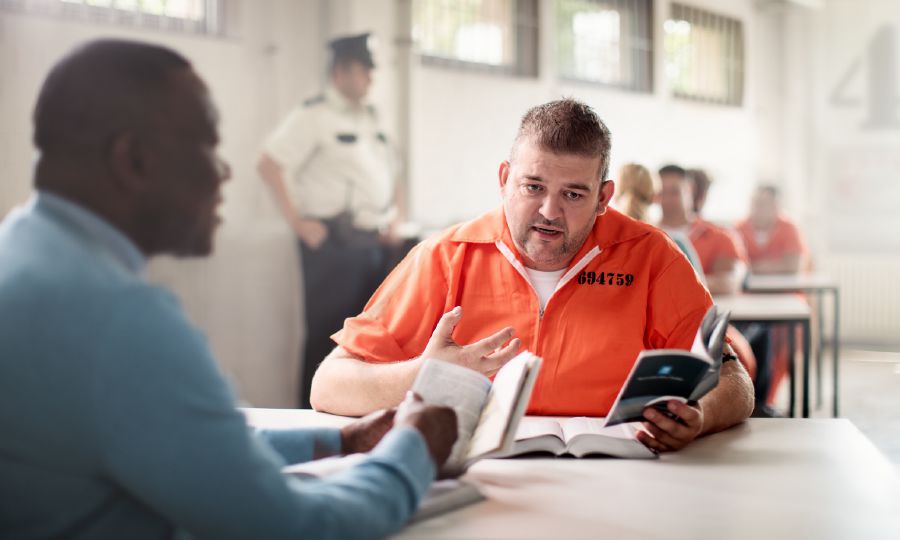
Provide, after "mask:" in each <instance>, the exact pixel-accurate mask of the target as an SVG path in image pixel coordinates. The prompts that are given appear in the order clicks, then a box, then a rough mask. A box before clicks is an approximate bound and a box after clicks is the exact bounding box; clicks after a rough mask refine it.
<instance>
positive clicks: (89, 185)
mask: <svg viewBox="0 0 900 540" xmlns="http://www.w3.org/2000/svg"><path fill="white" fill-rule="evenodd" d="M34 124H35V135H34V142H35V145H36V146H37V148H38V150H39V151H40V159H39V161H38V163H37V166H36V171H35V188H36V194H35V195H34V196H33V197H32V199H31V200H30V201H29V202H28V203H27V204H26V205H25V206H23V207H21V208H18V209H16V210H14V211H13V212H12V213H11V214H10V215H9V216H7V218H6V219H5V220H4V221H3V223H2V225H0V351H2V353H0V537H2V538H4V539H16V538H116V539H120V538H128V539H142V538H147V539H162V538H173V537H196V538H216V539H229V538H235V539H237V538H317V539H326V538H378V537H383V536H386V535H388V534H390V533H391V532H393V531H395V530H397V529H398V528H400V527H401V526H402V525H403V524H404V523H405V522H406V520H407V519H408V518H409V517H410V515H411V514H412V512H413V511H414V510H415V509H416V507H417V505H418V503H419V500H420V499H421V497H422V495H423V494H424V493H425V491H426V490H427V488H428V486H429V484H430V482H431V481H432V480H433V478H434V476H435V471H436V470H437V469H438V468H439V467H440V466H441V464H442V463H443V462H444V460H446V458H447V455H448V453H449V451H450V447H451V446H452V444H453V442H454V440H455V437H456V418H455V416H454V414H453V412H452V411H451V410H449V409H446V408H439V407H426V406H424V405H423V404H421V403H420V402H419V403H409V404H408V406H407V407H404V408H402V411H401V412H398V413H397V414H396V417H394V415H393V414H392V413H391V412H386V413H383V414H380V415H377V416H375V417H372V418H367V419H363V420H361V421H357V422H355V423H353V424H351V425H350V426H348V427H347V428H344V429H342V430H337V429H315V430H283V431H266V432H251V430H249V429H248V428H247V426H246V424H245V422H244V418H243V416H242V415H241V414H240V413H239V412H238V411H237V410H236V409H235V408H234V404H235V400H234V396H233V395H232V393H231V390H230V389H229V386H228V384H227V383H226V382H225V380H224V379H223V377H222V376H221V374H220V373H219V371H218V369H217V367H216V364H215V361H214V359H213V357H212V354H211V352H210V350H209V347H208V345H207V343H206V340H205V338H204V337H203V336H202V335H201V334H200V333H199V332H198V331H197V330H196V329H195V328H193V327H192V326H191V324H190V323H189V322H188V321H187V320H186V318H185V316H184V314H183V313H182V310H181V308H180V306H179V305H178V303H177V301H176V300H175V298H174V297H173V296H172V295H171V294H169V293H168V292H167V291H165V290H163V289H161V288H158V287H155V286H152V285H150V284H148V283H147V282H146V281H145V280H144V277H143V270H144V264H145V258H146V257H148V256H152V255H155V254H158V253H173V254H176V255H184V256H187V255H204V254H208V253H209V252H210V251H211V249H212V237H213V231H214V230H215V227H216V225H217V223H218V221H219V218H218V216H217V215H216V208H217V206H218V204H219V202H220V201H221V196H220V186H221V184H222V182H224V181H225V180H226V179H227V178H228V176H229V171H228V167H227V166H226V165H225V163H224V162H223V161H222V160H221V159H220V158H219V157H218V156H217V154H216V151H215V148H216V145H217V144H218V134H217V128H216V125H217V117H216V111H215V108H214V106H213V105H212V102H211V101H210V99H209V95H208V92H207V90H206V87H205V85H204V84H203V82H202V81H201V80H200V79H199V77H197V75H196V74H195V73H194V71H193V70H192V69H191V66H190V64H189V63H188V62H187V61H186V60H185V59H184V58H182V57H181V56H179V55H178V54H177V53H174V52H173V51H170V50H167V49H164V48H160V47H155V46H150V45H143V44H137V43H133V42H123V41H98V42H92V43H89V44H87V45H85V46H83V47H81V48H79V49H77V50H76V51H74V52H73V53H72V54H70V55H69V56H68V57H66V58H65V59H64V60H62V61H61V62H60V63H58V64H57V65H56V66H55V67H54V68H53V70H52V71H51V73H50V75H49V76H48V78H47V80H46V81H45V83H44V86H43V88H42V90H41V94H40V97H39V99H38V104H37V107H36V109H35V114H34ZM368 450H370V451H371V452H370V454H369V456H368V458H367V459H366V460H365V461H364V462H363V463H362V464H360V465H358V466H357V467H355V468H353V469H351V470H349V471H346V472H344V473H342V474H340V475H337V476H334V477H329V478H328V479H325V480H320V481H299V480H296V479H289V478H287V477H285V476H284V475H282V474H281V472H280V469H281V467H282V466H284V465H285V464H287V463H295V462H301V461H306V460H310V459H313V458H316V457H322V456H327V455H333V454H339V453H350V452H358V451H368Z"/></svg>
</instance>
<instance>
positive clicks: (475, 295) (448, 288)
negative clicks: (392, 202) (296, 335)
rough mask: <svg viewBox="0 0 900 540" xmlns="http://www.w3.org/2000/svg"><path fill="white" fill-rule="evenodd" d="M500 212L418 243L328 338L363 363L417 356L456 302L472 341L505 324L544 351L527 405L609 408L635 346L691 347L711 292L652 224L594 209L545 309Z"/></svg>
mask: <svg viewBox="0 0 900 540" xmlns="http://www.w3.org/2000/svg"><path fill="white" fill-rule="evenodd" d="M526 276H527V273H526V271H525V267H524V265H523V262H522V258H521V256H520V255H519V254H518V252H517V250H516V248H515V246H514V244H513V242H512V238H511V236H510V232H509V229H508V228H507V225H506V218H505V216H504V213H503V211H502V209H497V210H494V211H492V212H489V213H487V214H485V215H483V216H481V217H479V218H477V219H475V220H473V221H469V222H466V223H463V224H460V225H456V226H453V227H451V228H449V229H447V230H446V231H444V232H442V233H440V234H439V235H437V236H436V237H433V238H431V239H429V240H426V241H425V242H423V243H421V244H419V245H418V246H416V248H414V249H413V250H412V251H411V252H410V253H409V255H408V256H407V257H406V259H404V260H403V262H401V263H400V265H399V266H398V267H397V268H396V269H394V271H393V272H392V273H391V275H389V276H388V278H387V279H386V280H385V282H384V283H383V284H382V285H381V287H379V289H378V290H377V291H376V292H375V295H374V296H373V297H372V298H371V300H369V303H368V304H367V305H366V307H365V309H364V310H363V312H362V313H361V314H360V315H359V316H357V317H353V318H349V319H347V320H346V322H345V323H344V328H343V330H341V331H339V332H337V333H336V334H334V336H332V338H333V339H334V340H335V341H336V342H337V343H338V344H339V345H340V346H342V347H344V348H345V349H347V350H348V351H349V352H351V353H352V354H354V355H356V356H358V357H361V358H362V359H363V360H365V361H367V362H395V361H398V360H406V359H410V358H415V357H417V356H419V355H420V354H421V353H422V351H423V350H424V349H425V345H426V344H427V342H428V339H429V338H430V337H431V334H432V332H433V330H434V328H435V326H436V325H437V322H438V319H440V317H441V316H442V315H443V314H444V313H445V312H447V311H449V310H451V309H453V307H455V306H457V305H458V306H461V307H462V319H461V321H460V322H459V324H458V325H457V327H456V329H455V331H454V333H453V337H454V339H455V340H456V342H457V343H460V344H469V343H472V342H474V341H477V340H479V339H482V338H485V337H487V336H489V335H491V334H493V333H495V332H497V331H498V330H500V329H502V328H504V327H506V326H511V327H513V328H514V329H515V332H516V333H515V335H516V337H518V338H520V339H521V340H522V343H523V347H524V348H526V349H528V350H530V351H532V352H534V353H535V354H537V355H539V356H541V357H543V359H544V364H543V366H542V368H541V373H540V376H539V377H538V380H537V383H536V385H535V389H534V393H533V395H532V399H531V403H530V404H529V407H528V413H529V414H545V415H565V416H576V415H591V416H605V415H606V414H607V413H608V412H609V409H610V406H611V405H612V403H613V401H614V400H615V397H616V395H617V394H618V392H619V389H620V387H621V386H622V383H623V382H624V381H625V379H626V377H627V376H628V373H629V371H630V370H631V367H632V365H633V363H634V361H635V359H636V358H637V355H638V353H639V352H640V351H641V350H642V349H645V348H664V347H665V348H681V349H689V348H690V346H691V344H692V343H693V339H694V334H695V333H696V331H697V328H698V326H699V325H700V321H701V319H702V318H703V315H704V314H705V313H706V310H707V308H708V307H709V306H710V305H711V304H712V298H711V297H710V296H709V293H708V292H707V291H706V289H705V288H704V286H703V285H702V284H701V283H700V281H699V280H698V278H697V274H696V273H695V272H694V269H693V268H692V267H691V265H690V263H689V262H688V261H687V259H686V258H685V257H684V255H683V254H682V253H681V251H680V250H679V249H678V247H677V246H676V245H675V244H674V243H673V242H672V241H671V240H669V238H668V236H666V234H665V233H663V232H662V231H659V230H658V229H656V228H654V227H652V226H650V225H647V224H644V223H640V222H637V221H635V220H633V219H631V218H629V217H626V216H624V215H622V214H620V213H619V212H617V211H615V210H612V209H609V210H607V212H606V213H605V214H604V215H602V216H599V217H598V218H597V220H596V222H595V224H594V227H593V230H592V232H591V233H590V234H589V236H588V238H587V239H586V240H585V243H584V245H583V246H582V247H581V250H580V251H579V252H578V253H577V254H576V255H575V257H574V258H573V259H572V263H571V265H570V266H569V269H568V270H567V272H566V273H565V274H564V275H563V277H562V279H561V280H560V283H559V285H558V286H557V289H556V291H555V292H554V294H553V295H552V296H551V297H550V299H549V300H548V302H547V305H546V308H545V309H544V311H543V312H541V309H540V302H539V300H538V296H537V294H536V293H535V291H534V289H533V287H532V286H531V284H530V282H529V281H528V279H527V277H526Z"/></svg>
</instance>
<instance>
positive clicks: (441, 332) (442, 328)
mask: <svg viewBox="0 0 900 540" xmlns="http://www.w3.org/2000/svg"><path fill="white" fill-rule="evenodd" d="M461 318H462V308H461V307H459V306H456V307H455V308H453V309H451V310H450V311H448V312H447V313H444V314H443V315H441V318H440V320H438V323H437V326H435V327H434V332H432V333H431V339H436V338H437V339H440V340H441V341H445V342H446V341H453V337H452V336H453V329H454V328H456V325H457V324H459V320H460V319H461Z"/></svg>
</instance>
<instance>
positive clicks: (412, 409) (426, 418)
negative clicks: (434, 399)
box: [394, 392, 459, 470]
mask: <svg viewBox="0 0 900 540" xmlns="http://www.w3.org/2000/svg"><path fill="white" fill-rule="evenodd" d="M394 425H395V426H397V427H402V426H411V427H413V428H415V429H417V430H418V431H419V433H421V434H422V437H423V438H424V439H425V444H426V445H428V453H430V454H431V459H433V460H434V466H435V469H437V470H440V469H441V467H443V466H444V463H446V462H447V458H448V457H450V450H451V449H452V448H453V444H454V443H455V442H456V437H457V431H458V429H459V428H458V427H457V425H456V413H455V412H454V411H453V409H451V408H450V407H439V406H437V405H426V404H425V403H424V402H423V401H422V398H421V397H419V396H418V395H416V394H414V393H413V392H409V393H407V395H406V399H405V400H404V401H403V403H401V404H400V406H399V407H397V415H396V416H395V417H394Z"/></svg>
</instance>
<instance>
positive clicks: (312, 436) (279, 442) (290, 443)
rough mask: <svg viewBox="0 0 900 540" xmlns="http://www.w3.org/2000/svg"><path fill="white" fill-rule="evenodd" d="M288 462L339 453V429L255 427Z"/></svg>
mask: <svg viewBox="0 0 900 540" xmlns="http://www.w3.org/2000/svg"><path fill="white" fill-rule="evenodd" d="M254 434H255V435H256V436H257V437H259V438H261V439H263V440H264V441H266V443H268V445H269V446H271V447H272V449H273V450H275V452H277V453H278V455H280V456H281V458H282V459H284V461H285V462H286V463H288V464H291V463H303V462H306V461H310V460H313V459H321V458H324V457H329V456H334V455H338V454H340V453H341V451H342V449H341V430H340V429H337V428H300V429H255V430H254Z"/></svg>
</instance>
